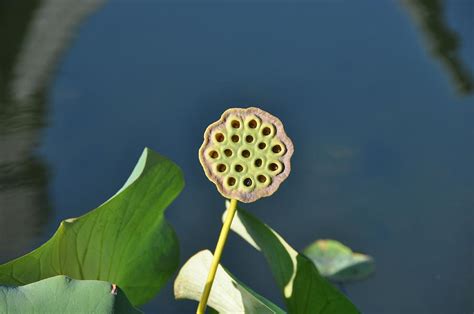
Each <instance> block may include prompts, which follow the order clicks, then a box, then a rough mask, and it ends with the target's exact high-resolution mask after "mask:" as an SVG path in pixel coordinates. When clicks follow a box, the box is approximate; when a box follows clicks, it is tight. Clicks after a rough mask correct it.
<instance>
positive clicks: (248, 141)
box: [245, 135, 253, 143]
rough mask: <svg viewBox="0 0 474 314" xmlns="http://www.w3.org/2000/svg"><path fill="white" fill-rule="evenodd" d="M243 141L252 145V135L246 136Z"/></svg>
mask: <svg viewBox="0 0 474 314" xmlns="http://www.w3.org/2000/svg"><path fill="white" fill-rule="evenodd" d="M245 141H246V142H247V143H252V142H253V136H252V135H247V136H246V137H245Z"/></svg>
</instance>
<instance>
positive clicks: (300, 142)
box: [0, 0, 474, 314]
mask: <svg viewBox="0 0 474 314" xmlns="http://www.w3.org/2000/svg"><path fill="white" fill-rule="evenodd" d="M56 2H57V3H60V1H59V2H58V1H56ZM13 3H14V2H13V1H3V2H2V3H1V6H0V14H2V13H4V14H3V15H0V23H2V22H4V23H7V22H8V23H10V24H8V25H16V26H15V27H13V26H12V27H10V28H8V29H7V28H1V27H0V29H1V32H0V40H1V41H0V52H1V51H2V50H3V52H4V53H3V54H2V53H0V61H1V62H2V63H1V65H2V67H1V68H0V69H1V70H2V71H3V72H2V73H3V76H0V78H2V80H0V96H1V97H2V98H1V99H0V105H2V106H3V109H2V107H0V118H1V120H0V123H1V125H2V128H1V129H0V156H1V157H0V163H1V166H2V168H0V170H1V171H2V172H0V176H1V180H0V202H1V203H0V228H2V229H1V230H0V235H1V240H0V258H1V260H2V261H6V260H7V259H9V258H12V257H15V256H19V255H21V254H23V253H25V252H27V251H29V250H30V249H31V248H33V247H35V246H36V245H38V244H40V243H42V242H43V241H45V240H46V239H47V238H49V237H50V236H51V234H52V233H53V232H54V230H55V229H56V228H57V226H58V224H59V222H60V221H61V220H62V219H65V218H69V217H74V216H78V215H81V214H83V213H85V212H86V211H88V210H90V209H92V208H95V207H96V206H97V205H99V204H100V203H102V202H103V201H105V200H106V199H107V198H109V197H110V196H111V195H113V194H114V193H115V191H117V190H118V189H119V188H120V187H121V185H122V184H123V182H124V181H125V180H126V178H127V177H128V174H129V173H130V171H131V169H132V168H133V166H134V164H135V162H136V160H137V158H138V157H139V155H140V153H141V151H142V149H143V147H145V146H148V147H150V148H152V149H154V150H155V151H157V152H160V153H162V154H164V155H166V156H168V157H170V158H171V159H172V160H174V161H175V162H176V163H178V164H179V165H180V166H181V167H182V169H183V171H184V173H185V177H186V188H185V190H184V191H183V193H182V194H181V196H180V197H179V198H178V199H177V201H176V202H174V203H173V204H172V206H170V207H169V209H168V211H167V217H168V219H169V221H170V222H171V223H172V224H173V226H174V227H175V229H176V231H177V233H178V236H179V239H180V242H181V249H182V254H181V260H182V263H183V262H185V261H186V260H187V259H188V258H189V257H190V256H191V255H193V254H194V253H195V252H197V251H199V250H202V249H205V248H210V249H212V248H214V245H215V241H216V239H217V236H218V233H219V229H220V227H221V223H220V216H221V213H222V211H223V205H224V203H223V199H222V197H221V196H220V195H219V194H218V192H217V191H216V189H215V187H214V185H213V184H212V183H211V182H209V181H208V180H207V179H206V178H205V176H204V173H203V171H202V168H201V166H200V164H199V161H198V158H197V150H198V148H199V146H200V145H201V142H202V134H203V132H204V129H205V128H206V126H207V125H208V124H209V123H211V122H213V121H215V120H217V119H218V118H219V116H220V114H221V113H222V112H223V111H224V110H225V109H226V108H228V107H233V106H244V107H245V106H259V107H261V108H262V109H265V110H267V111H269V112H271V113H273V114H275V115H277V116H278V117H280V118H281V119H282V120H283V122H284V124H285V128H286V130H287V132H288V134H289V136H290V137H291V138H292V140H293V142H294V144H295V154H294V157H293V159H292V168H293V170H292V174H291V175H290V177H289V178H288V180H287V181H286V182H285V183H284V184H283V185H282V187H281V188H280V190H279V191H278V192H277V193H276V194H274V196H272V197H270V198H267V199H264V200H261V201H258V202H256V203H253V204H250V205H247V206H246V208H247V209H249V210H250V211H252V212H253V213H255V214H256V215H257V216H258V217H260V218H261V219H262V220H264V221H265V222H267V223H268V224H269V225H270V226H272V227H273V228H274V229H276V230H277V231H278V232H279V233H280V234H281V235H282V236H283V237H285V238H286V239H287V240H288V242H289V243H290V244H291V245H293V246H294V247H295V248H303V247H304V246H306V245H307V244H309V243H310V242H312V241H313V240H315V239H318V238H334V239H338V240H340V241H342V242H343V243H345V244H347V245H349V246H351V247H352V248H353V249H354V250H356V251H360V252H364V253H367V254H370V255H372V256H374V258H375V259H376V262H377V271H376V274H375V275H374V276H373V277H372V278H370V279H369V280H366V281H363V282H359V283H353V284H350V285H347V286H346V290H347V293H348V296H349V297H350V298H351V299H352V300H353V302H354V303H355V304H356V305H357V306H358V307H359V308H360V309H361V310H362V311H363V312H364V313H374V314H376V313H387V314H392V313H393V314H395V313H410V314H411V313H416V314H418V313H440V314H441V313H472V312H473V311H474V305H473V298H472V295H473V291H474V270H473V265H474V259H473V232H472V230H473V223H474V220H473V210H474V192H473V190H474V163H473V161H474V145H473V142H474V124H473V123H474V97H473V94H472V79H471V77H472V73H473V71H474V2H472V1H470V0H450V1H441V0H439V1H410V2H408V1H406V2H398V1H376V0H372V1H368V0H366V1H357V2H353V1H343V0H334V1H329V0H327V1H317V0H314V1H258V2H254V1H223V2H217V1H212V2H210V1H206V2H204V1H197V0H196V1H178V2H168V1H151V0H150V1H118V0H117V1H113V0H112V1H110V2H106V3H105V4H104V5H103V6H96V4H98V3H99V1H89V2H88V3H89V4H88V5H86V4H84V5H83V6H81V5H77V4H76V5H72V4H71V5H69V6H66V7H67V9H65V11H64V12H69V13H70V16H69V15H67V14H59V16H60V17H62V19H63V20H67V19H69V20H67V21H66V22H64V21H63V22H64V25H63V24H61V25H63V26H61V27H62V28H61V27H59V26H58V25H57V24H54V23H52V22H51V26H50V29H48V28H46V29H44V30H43V32H42V33H40V35H36V36H39V37H34V36H35V35H32V34H35V33H34V30H35V29H36V27H37V26H35V25H36V24H35V22H34V21H35V17H37V16H38V14H40V13H41V12H43V11H47V10H46V9H44V7H45V6H47V5H48V4H49V5H50V6H49V7H46V8H49V9H51V8H53V9H54V8H56V7H59V4H54V1H32V2H31V4H30V5H28V4H24V5H23V6H24V8H15V9H12V7H13ZM51 3H52V4H51ZM64 3H65V2H64ZM410 4H411V5H410ZM16 6H19V5H18V4H17V5H16ZM42 8H43V11H41V9H42ZM2 10H3V11H2ZM74 10H76V11H74ZM53 11H54V10H53ZM5 12H6V13H5ZM75 12H77V14H76V15H75V14H73V13H75ZM43 13H44V12H43ZM41 14H42V13H41ZM88 14H91V15H89V17H88V18H85V17H86V16H88ZM53 16H56V17H58V14H56V15H55V14H53ZM6 17H10V18H12V17H15V19H13V20H15V21H21V23H22V24H21V23H20V22H17V23H16V24H15V23H13V22H12V21H11V20H9V19H7V18H6ZM2 18H3V20H2ZM46 20H47V21H54V20H52V19H46ZM59 20H61V19H59ZM68 21H69V22H68ZM11 23H13V24H11ZM20 24H21V25H20ZM56 29H62V30H63V32H64V33H65V34H64V35H63V36H56V37H57V38H56V37H55V36H54V34H56V33H55V32H54V31H55V30H56ZM42 36H43V37H42ZM32 38H33V39H32ZM35 38H36V39H35ZM38 38H39V40H38ZM29 42H33V43H36V44H35V45H33V44H32V45H29V44H28V43H29ZM58 42H59V44H57V43H58ZM55 43H56V44H55ZM55 45H56V46H58V47H56V46H55ZM31 47H33V48H31ZM54 47H56V48H54ZM48 48H51V49H49V50H48ZM53 48H54V49H53ZM28 52H29V53H30V56H28ZM25 60H26V61H25ZM28 60H36V63H35V62H34V61H28ZM47 60H50V62H49V61H48V62H49V63H48V62H47ZM21 64H26V65H28V66H26V67H25V68H24V69H26V70H24V71H23V72H22V71H21V69H22V67H21V66H20V65H21ZM32 64H33V65H32ZM35 64H39V65H35ZM42 65H43V68H42V67H41V66H42ZM18 68H19V69H20V70H18ZM36 70H37V72H40V75H37V74H35V73H36V72H35V71H36ZM30 72H32V73H30ZM18 77H19V78H25V81H26V83H22V84H20V83H17V81H18ZM5 78H6V79H5ZM31 82H33V83H31ZM32 84H33V85H34V84H36V85H37V86H36V85H35V86H36V87H28V86H30V85H32ZM15 86H19V87H15ZM15 88H17V89H15ZM18 88H19V90H18ZM12 90H15V92H12ZM21 91H24V93H26V94H27V95H26V96H24V97H23V96H21ZM2 93H3V94H2ZM17 94H19V95H20V96H18V95H17ZM11 95H17V96H11ZM15 97H17V98H18V99H20V100H17V98H15ZM22 97H23V98H22ZM24 104H26V105H24ZM21 106H27V108H30V109H31V108H32V109H31V110H30V111H31V112H32V113H29V114H28V115H26V118H25V115H24V114H23V113H22V112H23V111H22V109H19V108H23V107H21ZM28 106H29V107H28ZM30 111H28V112H30ZM12 112H13V114H12ZM12 121H13V122H14V123H13V122H12ZM13 226H18V227H13ZM20 240H21V241H20ZM223 264H224V265H225V266H226V267H227V268H228V269H230V270H231V271H232V272H233V273H234V274H235V275H236V276H237V277H238V278H239V279H241V280H242V281H244V282H245V283H247V284H248V285H249V286H251V287H252V288H253V289H254V290H256V291H257V292H259V293H261V294H262V295H264V296H266V297H267V298H269V299H271V300H273V301H275V302H276V303H278V304H280V305H282V299H281V297H280V294H279V292H278V291H277V289H276V287H275V284H274V282H273V279H272V277H271V273H270V272H269V270H268V269H267V266H266V264H265V262H264V260H263V258H262V256H261V255H260V254H259V253H258V252H256V251H254V250H253V249H252V248H250V247H249V246H247V245H245V243H244V242H243V241H242V240H241V239H239V238H238V237H237V236H235V235H231V237H230V238H229V242H228V245H227V247H226V251H225V253H224V257H223ZM196 305H197V304H196V303H195V302H191V301H179V302H178V301H174V299H173V294H172V282H170V283H169V284H168V286H167V287H166V288H165V289H163V290H162V292H161V293H160V294H159V295H158V296H157V297H156V299H154V300H153V301H152V302H150V303H149V304H147V305H146V306H144V307H143V309H144V310H145V311H147V312H150V313H157V312H159V313H187V312H192V311H194V310H195V306H196Z"/></svg>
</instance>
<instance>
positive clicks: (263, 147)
mask: <svg viewBox="0 0 474 314" xmlns="http://www.w3.org/2000/svg"><path fill="white" fill-rule="evenodd" d="M265 147H267V144H265V143H263V142H262V143H259V144H258V148H260V149H265Z"/></svg>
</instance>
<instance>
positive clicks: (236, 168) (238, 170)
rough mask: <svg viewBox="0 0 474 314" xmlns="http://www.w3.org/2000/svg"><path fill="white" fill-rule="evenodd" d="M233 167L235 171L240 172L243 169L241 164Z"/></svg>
mask: <svg viewBox="0 0 474 314" xmlns="http://www.w3.org/2000/svg"><path fill="white" fill-rule="evenodd" d="M234 169H235V171H237V172H242V170H244V167H242V166H241V165H235V167H234Z"/></svg>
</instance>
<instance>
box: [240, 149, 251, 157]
mask: <svg viewBox="0 0 474 314" xmlns="http://www.w3.org/2000/svg"><path fill="white" fill-rule="evenodd" d="M242 157H244V158H249V157H250V152H249V151H248V150H246V149H244V150H243V151H242Z"/></svg>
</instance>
